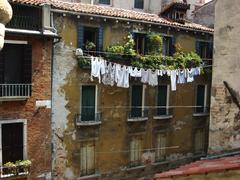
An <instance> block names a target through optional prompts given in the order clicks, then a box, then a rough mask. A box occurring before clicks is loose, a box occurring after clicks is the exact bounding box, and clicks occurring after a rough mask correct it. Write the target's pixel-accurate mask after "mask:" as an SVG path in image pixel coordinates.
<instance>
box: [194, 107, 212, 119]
mask: <svg viewBox="0 0 240 180" xmlns="http://www.w3.org/2000/svg"><path fill="white" fill-rule="evenodd" d="M209 111H210V108H209V107H204V106H198V107H195V108H194V109H193V112H194V113H193V116H194V117H203V116H209Z"/></svg>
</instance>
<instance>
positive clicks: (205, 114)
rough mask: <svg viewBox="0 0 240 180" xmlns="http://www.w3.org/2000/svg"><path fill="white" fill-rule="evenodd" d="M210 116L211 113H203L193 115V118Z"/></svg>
mask: <svg viewBox="0 0 240 180" xmlns="http://www.w3.org/2000/svg"><path fill="white" fill-rule="evenodd" d="M204 116H209V113H207V112H203V113H193V117H204Z"/></svg>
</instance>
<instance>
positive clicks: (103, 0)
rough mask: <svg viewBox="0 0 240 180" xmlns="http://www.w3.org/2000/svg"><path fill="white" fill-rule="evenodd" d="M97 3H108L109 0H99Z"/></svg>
mask: <svg viewBox="0 0 240 180" xmlns="http://www.w3.org/2000/svg"><path fill="white" fill-rule="evenodd" d="M99 4H110V0H99Z"/></svg>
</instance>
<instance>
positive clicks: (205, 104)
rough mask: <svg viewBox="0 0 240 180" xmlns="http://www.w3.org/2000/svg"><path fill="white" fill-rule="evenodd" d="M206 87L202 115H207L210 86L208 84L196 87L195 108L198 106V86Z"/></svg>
mask: <svg viewBox="0 0 240 180" xmlns="http://www.w3.org/2000/svg"><path fill="white" fill-rule="evenodd" d="M199 85H200V86H204V105H203V108H204V109H203V112H202V113H207V112H206V107H207V96H208V92H207V90H208V85H207V84H197V87H196V95H195V106H196V105H197V94H198V86H199Z"/></svg>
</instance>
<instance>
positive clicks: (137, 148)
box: [130, 137, 142, 167]
mask: <svg viewBox="0 0 240 180" xmlns="http://www.w3.org/2000/svg"><path fill="white" fill-rule="evenodd" d="M141 156H142V138H141V137H132V138H131V141H130V167H136V166H139V165H141Z"/></svg>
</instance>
